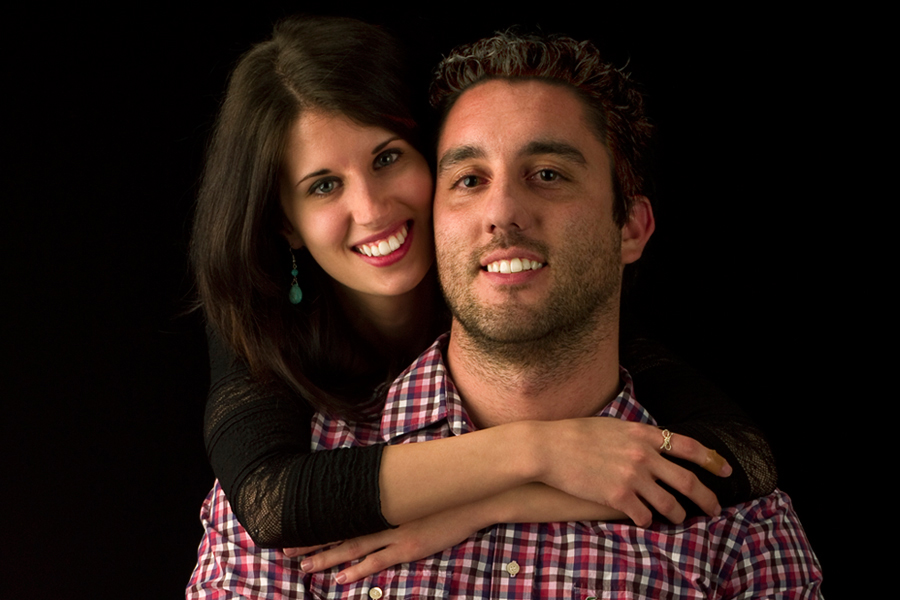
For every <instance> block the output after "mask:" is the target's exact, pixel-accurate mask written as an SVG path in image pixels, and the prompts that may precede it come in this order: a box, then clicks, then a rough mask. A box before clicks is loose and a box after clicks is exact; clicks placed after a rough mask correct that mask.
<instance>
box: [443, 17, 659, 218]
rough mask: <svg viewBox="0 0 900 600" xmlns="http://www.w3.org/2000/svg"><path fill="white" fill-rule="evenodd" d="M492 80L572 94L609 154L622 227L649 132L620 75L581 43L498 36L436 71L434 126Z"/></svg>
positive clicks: (642, 168)
mask: <svg viewBox="0 0 900 600" xmlns="http://www.w3.org/2000/svg"><path fill="white" fill-rule="evenodd" d="M492 79H541V80H546V81H547V82H548V83H551V84H556V85H564V86H567V87H569V88H571V89H573V90H574V91H575V92H576V93H577V94H578V96H579V97H580V98H581V99H582V100H583V101H584V103H585V106H586V108H587V111H586V112H587V116H588V119H589V120H590V121H591V123H592V124H593V125H594V127H596V130H597V132H598V134H599V139H600V141H601V142H602V143H603V144H604V145H606V147H607V148H608V150H609V152H610V154H611V157H612V163H613V169H614V177H613V180H614V188H615V192H616V204H615V206H614V209H613V211H614V217H615V220H616V222H617V223H618V224H620V225H622V224H624V223H625V220H626V219H627V217H628V214H629V211H630V210H631V205H632V203H633V198H634V197H635V196H638V195H644V194H646V191H645V187H646V181H645V179H646V164H645V163H646V157H647V154H648V149H649V143H650V136H651V132H652V130H653V126H652V125H651V124H650V121H649V120H648V119H647V117H646V115H645V114H644V99H643V97H642V95H641V93H640V92H639V91H638V90H637V89H636V85H635V83H634V81H633V80H632V79H631V78H630V76H629V75H628V73H626V72H624V71H623V70H622V69H617V68H615V67H613V66H612V65H611V64H609V63H606V62H604V61H603V60H602V59H601V58H600V53H599V51H598V50H597V48H596V47H595V46H594V45H593V44H592V43H591V42H589V41H582V42H579V41H577V40H574V39H572V38H569V37H561V36H559V37H549V36H538V35H522V34H518V33H513V32H503V33H498V34H496V35H495V36H493V37H490V38H485V39H482V40H479V41H477V42H475V43H473V44H467V45H463V46H459V47H457V48H456V49H454V50H453V51H451V52H450V54H449V55H447V56H446V57H445V58H444V59H443V60H442V61H441V63H440V64H439V65H438V67H437V70H436V72H435V76H434V78H433V79H432V83H431V104H432V106H434V107H435V108H438V109H439V110H440V111H441V122H443V121H444V119H446V116H447V114H448V113H449V112H450V109H451V108H452V107H453V105H454V103H455V102H456V100H457V99H459V97H460V95H462V93H463V92H464V91H466V90H467V89H468V88H470V87H472V86H473V85H476V84H478V83H480V82H484V81H488V80H492Z"/></svg>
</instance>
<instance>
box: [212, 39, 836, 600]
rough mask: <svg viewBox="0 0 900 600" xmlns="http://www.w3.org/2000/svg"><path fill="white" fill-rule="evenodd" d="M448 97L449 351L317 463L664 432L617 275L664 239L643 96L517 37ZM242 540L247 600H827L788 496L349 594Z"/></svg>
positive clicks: (486, 544)
mask: <svg viewBox="0 0 900 600" xmlns="http://www.w3.org/2000/svg"><path fill="white" fill-rule="evenodd" d="M434 92H435V97H436V100H437V103H439V104H442V105H443V107H444V111H445V112H444V115H445V118H444V122H443V127H442V129H441V135H440V138H439V143H438V154H437V156H438V170H437V178H436V189H437V191H436V196H435V213H434V219H435V231H436V246H437V258H438V266H439V271H440V276H441V284H442V287H443V289H444V293H445V295H446V298H447V302H448V305H449V306H450V308H451V311H452V313H453V325H452V329H451V333H450V335H449V338H447V337H444V338H442V339H440V340H438V342H437V343H436V344H435V345H434V346H433V347H432V348H431V349H430V350H429V351H427V352H426V353H425V354H423V355H422V357H420V359H419V361H417V363H415V364H414V365H413V366H412V367H411V369H410V370H409V371H408V372H407V373H406V374H405V375H404V376H401V378H400V379H399V380H398V381H397V382H396V383H395V384H394V387H393V388H392V390H391V392H390V394H389V397H388V400H387V403H386V405H385V411H384V417H383V419H382V422H381V424H380V428H379V427H378V426H376V427H375V430H373V428H372V427H371V426H368V427H366V426H358V425H354V424H348V423H343V422H340V421H334V420H331V419H328V418H327V417H325V416H324V415H319V416H318V417H317V419H316V420H315V422H314V432H313V444H314V446H315V447H316V448H331V447H338V446H341V445H346V444H347V443H355V444H368V443H374V442H376V441H380V440H387V441H390V443H402V442H408V441H420V440H426V439H431V438H435V437H448V436H452V435H460V434H462V433H466V432H467V431H471V430H473V429H478V428H485V427H491V426H495V425H498V424H502V423H509V422H513V421H522V420H529V421H550V420H557V419H564V418H574V417H588V416H592V415H598V416H607V417H615V418H620V419H626V420H632V421H640V422H644V423H654V421H653V418H652V415H649V414H648V413H647V412H646V411H645V410H644V409H643V408H642V407H641V406H640V404H639V403H638V402H637V400H636V399H635V397H634V396H633V390H632V384H631V381H630V378H629V377H628V375H627V373H624V372H622V371H620V368H619V366H618V322H619V298H620V291H621V281H622V273H623V268H624V266H625V265H627V264H630V263H632V262H634V261H636V260H637V259H638V258H639V257H640V255H641V253H642V251H643V249H644V246H645V245H646V243H647V241H648V239H649V238H650V236H651V234H652V233H653V230H654V227H655V222H654V219H653V211H652V208H651V206H650V203H649V201H648V200H647V198H646V197H644V196H642V195H641V191H642V186H643V182H642V178H641V175H640V174H641V170H640V168H639V157H640V152H641V150H642V148H643V147H644V146H645V145H646V140H647V137H648V134H649V126H648V125H647V122H646V120H645V119H644V117H643V113H642V110H641V106H640V96H639V95H637V94H636V93H635V92H634V91H633V90H632V88H631V87H630V85H629V84H628V82H627V78H626V77H625V76H624V75H622V74H621V73H619V72H618V71H615V70H614V69H611V68H609V67H608V66H606V65H603V64H602V63H600V62H599V60H598V58H597V55H596V51H595V50H594V48H593V47H592V46H591V45H589V44H585V43H577V42H575V41H573V40H568V39H562V40H556V41H552V42H546V41H542V40H535V39H531V38H513V37H510V36H498V37H495V38H492V39H489V40H482V41H481V42H478V43H476V44H474V45H473V46H472V47H467V48H462V49H460V50H458V51H457V52H455V53H453V54H451V55H450V56H449V57H448V58H447V59H445V60H444V62H443V63H442V67H441V70H440V74H439V77H438V80H437V82H436V85H435V87H434ZM660 442H661V443H662V444H663V445H667V444H670V443H677V440H676V441H675V442H672V441H671V440H670V439H669V438H668V437H667V436H665V435H663V436H662V437H661V439H660ZM598 443H599V442H598ZM227 511H228V509H227V503H224V501H221V499H220V501H218V502H216V504H215V507H214V508H213V510H212V516H211V521H214V520H216V519H220V518H221V515H220V516H217V514H216V513H217V512H225V513H226V514H225V515H224V520H223V522H225V523H226V524H227V523H228V522H231V521H233V517H230V516H229V515H228V514H227ZM450 514H452V511H451V512H449V513H447V515H450ZM441 518H449V516H447V517H443V516H439V517H438V518H437V519H434V518H432V520H431V522H430V525H435V524H436V525H438V527H439V526H440V519H441ZM510 518H511V520H512V519H513V517H510ZM229 519H230V521H229ZM491 522H493V521H491ZM423 523H424V524H425V525H429V521H428V520H427V519H425V520H423ZM227 527H230V526H228V525H226V528H227ZM222 531H223V528H222V527H219V528H218V529H217V530H216V533H217V534H221V533H222ZM224 531H225V535H226V536H228V535H229V533H228V530H227V529H225V530H224ZM236 537H238V538H240V539H238V540H237V542H236V545H234V546H230V547H229V549H228V550H226V551H225V552H230V553H233V555H231V556H229V557H228V559H229V561H231V562H232V563H233V564H240V563H241V562H242V561H244V560H247V561H250V562H253V561H259V565H260V566H259V572H258V573H256V574H255V576H256V577H257V579H258V580H261V581H262V584H259V581H257V587H256V588H253V587H246V588H243V589H245V590H250V591H249V592H246V593H258V594H262V593H284V594H285V595H287V596H289V597H304V596H305V595H307V594H308V596H309V597H316V598H319V597H323V598H332V597H334V598H337V597H341V598H345V597H350V598H376V599H377V598H382V597H384V598H408V597H428V598H431V597H465V598H527V597H540V598H560V597H574V598H600V597H616V598H618V597H628V598H658V597H673V598H693V597H696V598H707V597H715V598H731V597H761V596H766V597H769V596H778V597H792V598H793V597H797V598H814V597H817V594H818V587H819V581H820V579H821V573H820V569H819V566H818V564H817V562H816V560H815V557H814V556H813V554H812V552H811V550H810V549H809V546H808V543H807V541H806V538H805V535H804V534H803V530H802V528H801V526H800V524H799V521H798V520H797V517H796V515H795V514H794V512H793V509H792V508H791V506H790V501H789V500H788V499H787V497H786V496H785V495H784V494H783V493H781V492H778V491H776V492H775V493H773V494H770V495H769V496H766V497H764V498H761V499H759V500H756V501H753V502H748V503H745V504H741V505H739V506H736V507H731V508H729V509H726V510H724V511H722V513H721V514H720V515H718V516H716V517H703V518H700V517H695V518H692V519H689V520H688V521H686V522H685V523H683V524H680V525H668V524H662V523H655V524H653V525H651V526H650V527H647V528H640V527H637V526H635V525H633V524H630V523H627V522H624V521H618V522H600V521H580V522H569V523H547V524H534V523H522V524H500V525H495V526H492V527H488V528H486V529H482V530H481V531H479V532H477V533H475V534H474V535H472V536H470V537H469V538H468V539H466V540H464V541H462V542H461V543H458V544H457V545H456V546H454V547H452V548H450V549H448V550H445V551H443V552H438V553H437V554H435V555H433V556H431V557H429V558H426V559H423V560H418V561H415V562H412V563H407V564H403V565H399V566H397V567H395V568H390V569H387V570H385V571H382V572H380V573H377V574H375V575H373V576H371V577H367V578H365V579H363V580H362V581H359V582H357V583H354V584H349V585H339V584H338V583H336V581H335V579H334V574H335V573H336V571H330V572H323V573H314V574H305V573H303V572H302V571H300V570H299V568H298V565H297V564H296V563H291V562H290V561H289V560H287V559H284V557H283V555H280V556H277V553H273V552H272V551H260V550H258V549H255V548H253V547H252V544H251V545H249V546H248V545H247V544H246V541H247V539H246V536H245V535H244V536H243V537H242V538H241V536H239V535H238V536H236ZM266 552H268V553H271V557H269V558H268V559H267V558H264V554H265V553H266ZM267 560H268V561H270V562H265V561H267ZM202 562H203V561H202V560H201V563H202ZM226 562H227V561H226ZM206 564H207V565H209V564H211V561H207V563H206ZM227 577H228V576H222V577H221V580H222V581H224V580H225V579H227ZM232 583H233V580H232ZM232 589H239V586H235V587H234V588H232ZM276 590H277V591H276ZM239 593H240V592H239Z"/></svg>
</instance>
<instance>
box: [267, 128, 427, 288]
mask: <svg viewBox="0 0 900 600" xmlns="http://www.w3.org/2000/svg"><path fill="white" fill-rule="evenodd" d="M432 192H433V188H432V179H431V171H430V170H429V168H428V164H427V163H426V162H425V158H424V157H423V156H422V155H421V154H419V152H418V151H416V149H415V148H413V147H412V146H411V145H410V144H409V143H408V142H406V141H405V140H403V139H402V138H400V137H399V136H398V135H397V134H395V133H393V132H391V131H387V130H385V129H381V128H379V127H371V126H362V125H358V124H356V123H355V122H353V121H351V120H350V119H348V118H346V117H344V116H340V115H334V114H330V113H324V112H310V111H307V112H305V113H304V114H303V115H302V116H301V117H300V118H299V119H298V120H297V122H296V123H295V124H294V126H293V128H292V129H291V131H290V133H289V134H288V139H287V145H286V148H285V158H284V165H283V171H282V177H281V206H282V208H283V210H284V215H285V225H284V230H283V232H282V233H283V235H284V236H285V238H287V240H288V242H289V243H290V244H291V247H293V248H300V247H303V246H305V247H306V248H307V249H308V250H309V253H310V254H311V255H312V256H313V258H314V259H315V260H316V262H318V263H319V265H320V266H321V267H322V268H323V269H324V270H325V272H326V273H328V274H329V275H330V276H331V277H333V278H334V279H335V280H336V281H337V282H339V283H341V284H343V285H344V286H346V287H347V288H349V289H350V290H352V291H354V292H358V293H362V294H372V295H377V296H397V295H400V294H405V293H406V292H409V291H411V290H412V289H413V288H415V287H416V286H417V285H418V284H419V283H420V282H421V281H422V279H423V278H424V277H425V274H426V273H427V272H428V269H429V268H430V267H431V263H432V261H433V260H434V241H433V232H432V228H431V201H432ZM301 278H302V276H301ZM300 287H301V288H302V287H303V281H300Z"/></svg>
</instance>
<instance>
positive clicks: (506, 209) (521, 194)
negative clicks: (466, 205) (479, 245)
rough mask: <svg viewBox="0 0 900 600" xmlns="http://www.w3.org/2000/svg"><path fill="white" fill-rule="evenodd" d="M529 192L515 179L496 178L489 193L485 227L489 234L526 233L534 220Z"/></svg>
mask: <svg viewBox="0 0 900 600" xmlns="http://www.w3.org/2000/svg"><path fill="white" fill-rule="evenodd" d="M527 194H528V191H527V190H526V189H523V186H522V184H521V183H520V182H519V181H517V180H516V178H515V177H500V178H495V179H494V181H493V182H492V184H491V186H490V189H489V190H488V193H487V196H488V197H487V199H486V200H487V202H486V205H485V206H484V225H485V230H486V231H487V233H490V234H494V233H498V232H509V231H512V230H519V231H524V230H526V229H529V228H531V226H532V223H533V219H532V216H531V212H530V210H529V209H528V206H527V201H528V198H527Z"/></svg>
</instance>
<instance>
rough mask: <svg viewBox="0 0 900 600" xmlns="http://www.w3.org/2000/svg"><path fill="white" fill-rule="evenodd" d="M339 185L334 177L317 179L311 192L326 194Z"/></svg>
mask: <svg viewBox="0 0 900 600" xmlns="http://www.w3.org/2000/svg"><path fill="white" fill-rule="evenodd" d="M337 186H338V182H337V181H335V180H334V179H323V180H322V181H317V182H316V183H314V184H313V186H312V187H311V188H310V189H309V191H310V193H311V194H317V195H319V196H325V195H328V194H330V193H331V192H333V191H334V190H336V189H337Z"/></svg>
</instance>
